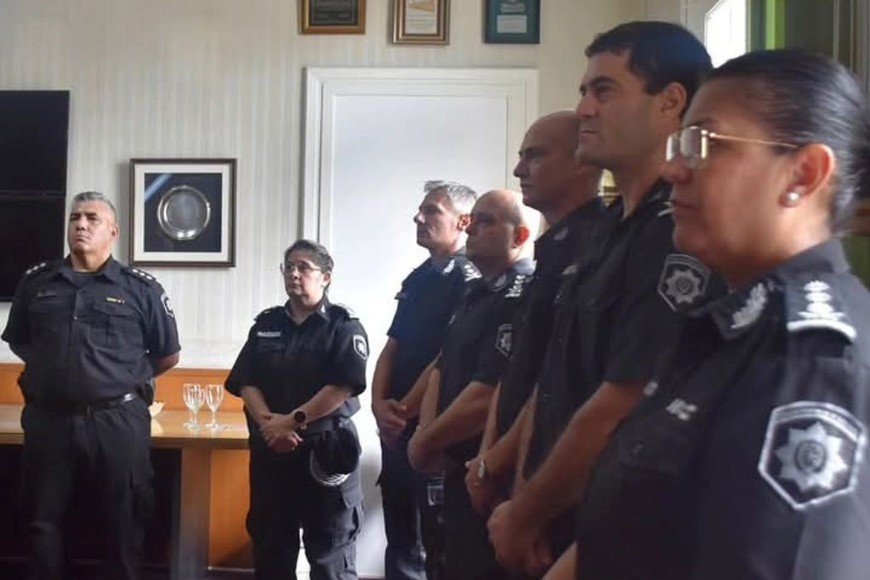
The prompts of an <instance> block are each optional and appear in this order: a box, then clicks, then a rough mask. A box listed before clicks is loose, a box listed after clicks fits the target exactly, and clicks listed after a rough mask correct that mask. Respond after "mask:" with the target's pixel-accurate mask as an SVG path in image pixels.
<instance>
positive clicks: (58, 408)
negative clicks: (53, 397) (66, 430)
mask: <svg viewBox="0 0 870 580" xmlns="http://www.w3.org/2000/svg"><path fill="white" fill-rule="evenodd" d="M135 398H136V394H135V393H125V394H123V395H121V396H119V397H112V398H110V399H102V400H99V401H91V402H88V403H54V402H52V403H44V402H39V401H34V402H33V403H32V404H33V405H34V406H35V407H38V408H40V409H44V410H46V411H51V412H53V413H60V414H63V415H90V414H91V413H94V412H95V411H102V410H104V409H111V408H112V407H118V406H120V405H123V404H124V403H129V402H130V401H132V400H133V399H135Z"/></svg>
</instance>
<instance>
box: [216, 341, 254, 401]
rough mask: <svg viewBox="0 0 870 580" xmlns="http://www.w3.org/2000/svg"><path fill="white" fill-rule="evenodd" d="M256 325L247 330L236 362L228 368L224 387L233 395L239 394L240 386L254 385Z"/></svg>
mask: <svg viewBox="0 0 870 580" xmlns="http://www.w3.org/2000/svg"><path fill="white" fill-rule="evenodd" d="M256 327H257V325H256V324H255V325H254V326H252V327H251V330H250V331H249V332H248V339H247V340H246V341H245V344H244V346H242V350H241V351H239V355H238V356H237V357H236V362H234V363H233V368H232V369H230V374H229V375H228V376H227V380H226V383H224V388H225V389H226V390H227V391H228V392H230V393H232V394H233V395H236V396H237V397H238V396H241V394H242V387H244V386H245V385H256V382H255V377H254V348H255V346H256V341H257V338H256V334H255V331H256Z"/></svg>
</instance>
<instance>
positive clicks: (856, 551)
mask: <svg viewBox="0 0 870 580" xmlns="http://www.w3.org/2000/svg"><path fill="white" fill-rule="evenodd" d="M777 377H779V380H778V381H777ZM764 378H766V379H769V381H763V380H759V381H758V383H759V384H757V385H755V386H756V387H757V388H758V389H774V390H775V391H776V392H777V397H776V400H775V402H774V405H773V408H772V409H771V408H770V405H765V406H764V408H758V409H752V407H753V405H751V404H745V405H742V406H741V409H733V410H732V412H731V414H729V416H728V418H727V420H728V423H729V424H733V427H732V428H731V431H730V433H728V434H727V435H720V436H718V437H714V439H713V442H712V444H711V445H710V446H709V448H708V449H707V450H706V453H705V456H706V457H705V460H704V465H703V471H702V478H703V479H702V482H701V484H702V486H703V487H702V495H701V501H700V505H699V517H698V520H697V522H698V529H697V538H698V550H697V560H696V562H695V566H694V573H693V576H692V578H693V579H694V580H702V579H703V580H726V579H728V580H730V579H733V578H741V579H745V580H816V579H822V578H826V579H827V578H830V579H834V578H836V579H837V580H862V579H866V578H867V577H868V570H870V548H868V547H870V472H868V469H870V457H868V450H867V446H866V445H865V444H864V442H865V440H866V426H867V424H868V419H870V416H868V415H870V406H868V398H867V386H868V385H870V373H868V371H867V368H866V367H864V366H863V365H858V364H853V363H852V364H850V363H848V362H846V361H845V360H844V359H842V358H837V357H805V358H804V359H803V360H791V361H786V362H785V363H783V364H782V365H780V367H779V368H777V369H775V371H774V372H771V373H767V374H766V376H765V377H764ZM763 382H766V383H767V384H761V383H763ZM752 386H753V385H750V387H752ZM747 407H748V408H747ZM755 407H761V405H755ZM731 415H733V417H732V416H731Z"/></svg>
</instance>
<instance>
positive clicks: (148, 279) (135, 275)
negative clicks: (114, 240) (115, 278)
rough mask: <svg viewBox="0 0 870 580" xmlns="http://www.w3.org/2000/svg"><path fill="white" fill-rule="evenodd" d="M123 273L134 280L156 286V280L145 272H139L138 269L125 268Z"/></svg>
mask: <svg viewBox="0 0 870 580" xmlns="http://www.w3.org/2000/svg"><path fill="white" fill-rule="evenodd" d="M124 273H125V274H128V275H130V276H132V277H133V278H136V279H138V280H142V281H143V282H145V283H147V284H157V283H158V282H157V278H155V277H154V276H152V275H151V274H149V273H148V272H146V271H145V270H140V269H139V268H134V267H133V266H126V267H125V268H124Z"/></svg>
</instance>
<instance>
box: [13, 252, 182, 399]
mask: <svg viewBox="0 0 870 580" xmlns="http://www.w3.org/2000/svg"><path fill="white" fill-rule="evenodd" d="M3 340H5V341H6V342H8V343H9V344H11V345H13V346H17V347H20V348H21V349H22V350H23V351H25V352H26V353H27V354H26V355H25V356H26V360H25V361H24V362H25V367H24V373H23V374H22V375H21V378H20V379H19V384H20V385H21V388H22V391H23V393H24V397H25V400H27V401H28V402H35V403H37V404H44V405H64V404H76V403H88V402H96V401H100V400H105V399H111V398H115V397H120V396H122V395H125V394H127V393H131V392H135V391H139V392H144V390H145V389H147V388H148V387H147V385H148V382H149V381H150V379H151V378H152V377H153V375H154V370H153V367H152V365H151V362H150V361H151V359H158V358H162V357H165V356H168V355H172V354H175V353H177V352H178V351H179V350H180V346H179V344H178V330H177V328H176V324H175V314H174V313H173V312H172V308H171V307H170V304H169V298H168V297H167V295H166V292H165V291H164V290H163V288H162V287H161V286H160V284H159V283H158V282H157V281H156V280H155V279H154V277H153V276H151V275H150V274H147V273H145V272H143V271H141V270H137V269H135V268H128V267H125V266H123V265H121V264H119V263H118V262H116V261H115V260H114V259H113V258H109V260H108V261H107V262H106V264H105V265H104V266H103V267H102V268H101V269H100V270H99V271H98V272H96V273H93V274H90V273H80V272H74V271H73V269H72V266H71V265H70V262H69V258H67V259H64V260H59V261H57V262H53V263H45V264H40V265H38V266H35V267H33V268H31V269H30V270H28V271H27V272H25V274H24V277H23V278H22V281H21V283H20V284H19V287H18V290H17V292H16V294H15V298H14V300H13V302H12V309H11V310H10V312H9V321H8V324H7V325H6V330H5V331H4V332H3Z"/></svg>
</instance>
